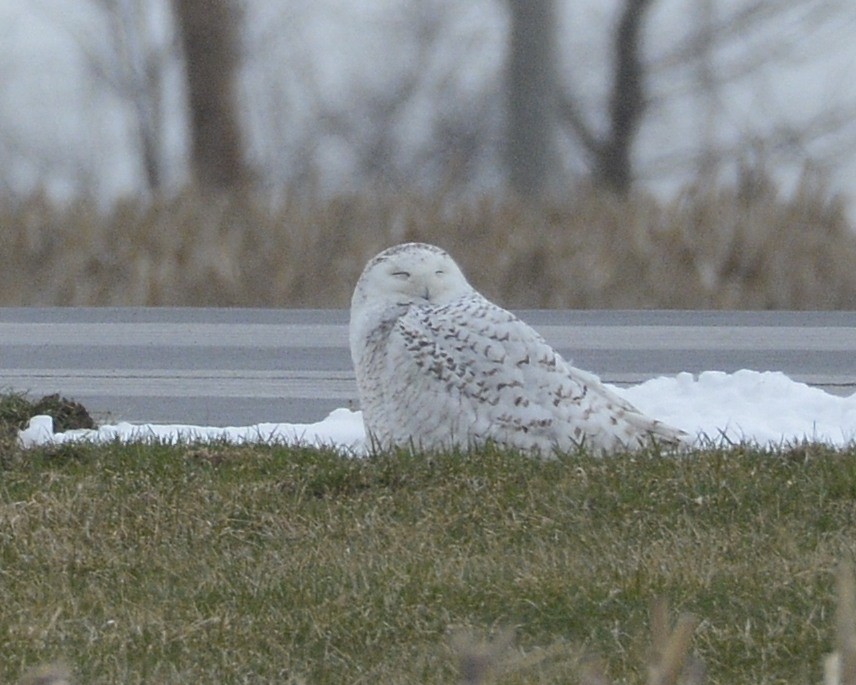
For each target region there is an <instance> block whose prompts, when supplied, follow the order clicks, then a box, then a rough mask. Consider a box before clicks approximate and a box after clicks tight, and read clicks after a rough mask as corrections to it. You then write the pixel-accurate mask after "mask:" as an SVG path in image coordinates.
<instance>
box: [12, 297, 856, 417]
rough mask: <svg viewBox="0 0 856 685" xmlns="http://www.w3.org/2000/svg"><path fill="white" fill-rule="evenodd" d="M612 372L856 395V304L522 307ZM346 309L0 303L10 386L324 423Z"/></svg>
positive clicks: (178, 410) (108, 413)
mask: <svg viewBox="0 0 856 685" xmlns="http://www.w3.org/2000/svg"><path fill="white" fill-rule="evenodd" d="M518 314H520V316H521V317H522V318H523V319H524V320H525V321H527V322H528V323H530V324H532V325H533V326H534V327H535V328H536V329H538V330H539V331H540V332H541V333H542V334H543V335H544V337H545V338H546V339H547V340H548V341H549V342H550V343H551V344H552V345H553V346H554V347H556V349H558V350H559V351H560V352H561V353H562V354H563V356H565V357H566V358H568V359H571V360H572V361H573V363H574V364H575V365H577V366H579V367H581V368H584V369H587V370H589V371H593V372H594V373H597V374H598V375H600V376H601V378H602V379H603V380H604V381H606V382H609V383H614V384H617V385H626V384H631V383H639V382H641V381H643V380H646V379H648V378H652V377H654V376H661V375H673V374H676V373H679V372H681V371H689V372H691V373H699V372H701V371H707V370H721V371H729V372H730V371H736V370H738V369H744V368H745V369H754V370H758V371H770V370H773V371H783V372H785V373H786V374H788V375H789V376H790V377H791V378H793V379H795V380H799V381H803V382H806V383H810V384H812V385H816V386H820V387H823V388H824V389H825V390H827V391H829V392H833V393H836V394H841V395H849V394H852V393H853V392H856V312H715V311H640V310H635V311H557V310H537V311H524V312H518ZM347 323H348V314H347V312H346V311H343V310H273V309H192V308H38V309H29V308H28V309H17V308H0V390H15V391H24V392H27V393H28V394H30V395H32V396H35V397H39V396H41V395H46V394H52V393H55V392H58V393H60V394H62V395H64V396H66V397H69V398H73V399H76V400H78V401H80V402H82V403H83V404H84V405H85V406H86V407H87V408H88V409H89V411H90V413H92V414H93V416H95V418H96V419H98V420H102V421H103V420H115V421H119V420H125V421H132V422H152V423H191V424H201V425H217V426H228V425H235V426H240V425H249V424H254V423H259V422H289V423H294V422H301V423H304V422H305V423H309V422H313V421H318V420H320V419H322V418H324V416H326V415H327V413H329V412H330V411H331V410H332V409H335V408H337V407H345V406H352V407H354V408H356V387H355V384H354V378H353V371H352V368H351V360H350V355H349V352H348V337H347Z"/></svg>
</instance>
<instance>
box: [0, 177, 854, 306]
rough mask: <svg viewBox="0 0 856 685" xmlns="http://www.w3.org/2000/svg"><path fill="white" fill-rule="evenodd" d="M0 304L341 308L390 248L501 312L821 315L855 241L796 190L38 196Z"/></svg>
mask: <svg viewBox="0 0 856 685" xmlns="http://www.w3.org/2000/svg"><path fill="white" fill-rule="evenodd" d="M0 221H2V226H3V240H4V246H5V247H4V249H3V250H2V251H0V279H2V280H0V293H2V296H0V304H2V305H20V306H32V305H93V306H94V305H152V306H155V305H199V306H203V305H219V306H270V307H345V306H347V304H348V302H349V298H350V293H351V290H352V288H353V284H354V282H355V281H356V278H357V277H358V275H359V272H360V270H361V269H362V266H363V264H364V263H365V261H366V260H367V259H368V258H369V257H370V256H371V255H373V254H374V253H376V252H377V251H379V250H380V249H382V248H384V247H386V246H388V245H390V244H393V243H396V242H401V241H406V240H423V241H429V242H434V243H437V244H439V245H441V246H443V247H446V248H447V249H449V250H450V251H451V252H452V253H453V255H454V256H455V257H456V259H458V260H459V261H460V262H461V263H462V266H463V268H464V270H465V271H466V272H467V273H468V274H469V275H470V277H471V280H472V281H473V283H474V285H476V286H477V287H478V288H479V289H481V290H483V291H484V292H485V293H487V294H488V295H489V296H491V297H493V298H495V299H497V300H498V301H500V302H501V303H503V304H504V305H506V306H509V307H559V308H565V307H567V308H657V307H662V308H696V309H698V308H743V309H835V308H850V307H852V306H853V303H854V302H855V301H856V270H854V269H853V268H852V265H853V264H854V263H856V236H854V233H853V231H852V230H851V227H850V225H849V224H848V221H847V218H846V217H845V214H844V211H843V208H842V205H841V203H840V202H839V201H838V200H836V199H834V198H830V196H829V193H828V192H827V191H826V189H825V188H824V187H823V186H822V184H819V183H816V182H814V181H813V180H811V179H810V178H808V177H807V178H806V179H804V181H803V182H802V183H801V184H800V185H799V186H798V187H797V189H796V190H795V191H794V193H793V194H792V195H790V196H787V197H786V196H783V195H781V193H779V192H778V191H777V189H776V188H775V187H774V186H773V185H772V184H770V183H768V182H766V181H764V180H763V178H762V179H761V180H760V181H759V180H758V179H755V180H754V181H753V182H752V183H743V184H742V185H741V186H740V187H727V186H722V185H717V186H710V185H702V184H698V185H696V186H695V187H693V188H689V189H687V190H686V191H685V192H684V193H682V194H681V195H680V197H678V198H677V199H676V200H674V201H673V202H670V203H663V202H660V201H658V200H655V199H653V198H652V197H650V196H647V195H643V194H637V195H635V196H633V197H631V198H629V199H626V200H621V199H618V198H616V197H614V196H611V195H609V194H605V193H603V192H597V191H595V190H593V189H591V188H589V187H579V188H577V189H575V190H574V191H573V192H571V193H569V194H568V196H567V197H566V198H565V199H564V201H563V202H562V203H561V204H558V203H553V204H551V205H549V206H545V207H537V208H534V207H531V206H526V205H524V204H522V203H519V202H515V201H512V200H508V201H500V200H497V199H491V200H487V199H486V200H483V201H479V202H470V203H469V204H466V205H462V204H451V203H445V202H441V201H438V200H437V199H436V198H420V197H415V196H402V195H400V194H399V195H391V194H386V195H384V194H380V193H377V194H368V193H367V194H362V195H359V196H353V197H345V198H337V199H333V200H329V201H323V202H322V201H315V202H298V201H296V200H289V201H285V202H283V203H281V204H280V205H278V206H276V207H272V206H271V203H269V202H267V201H262V200H260V199H259V198H256V197H249V196H241V197H231V198H228V197H221V198H210V197H208V198H205V197H201V196H200V195H199V194H198V193H196V192H194V191H188V192H186V193H184V194H183V195H181V196H179V197H177V198H172V199H162V200H156V201H153V202H148V203H143V202H142V201H134V202H126V203H123V204H120V205H117V206H115V207H113V208H112V209H110V210H109V211H107V212H104V211H99V210H98V209H96V207H95V206H94V205H93V204H92V203H90V202H85V201H81V202H78V203H76V204H73V205H71V206H68V207H66V208H58V207H56V206H54V205H52V204H51V203H49V202H48V201H46V200H45V198H44V197H42V196H37V197H33V198H31V199H30V200H28V201H26V202H23V203H19V204H16V205H14V206H13V205H10V204H6V205H4V206H2V207H0Z"/></svg>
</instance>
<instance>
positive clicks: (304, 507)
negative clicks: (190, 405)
mask: <svg viewBox="0 0 856 685" xmlns="http://www.w3.org/2000/svg"><path fill="white" fill-rule="evenodd" d="M0 469H2V471H0V607H2V610H0V636H2V639H0V682H16V681H18V680H19V679H20V678H22V674H24V673H25V672H26V671H27V669H29V668H32V667H34V666H36V665H39V664H46V663H50V662H61V663H64V664H66V665H67V668H68V669H69V671H70V672H71V673H72V678H73V680H74V682H76V683H81V684H83V683H86V684H94V683H120V682H121V683H164V684H169V683H176V684H177V683H223V684H225V683H295V684H297V683H310V684H316V683H317V684H327V683H330V684H333V683H336V684H337V685H339V684H341V683H354V684H356V683H393V684H395V683H456V682H462V681H463V682H471V683H479V682H488V681H491V682H492V680H491V679H489V678H488V677H487V674H488V671H489V670H492V671H493V672H494V673H495V675H496V679H495V682H497V683H539V684H540V683H556V684H558V683H578V682H584V683H588V684H593V683H596V682H600V683H604V682H606V681H605V680H603V679H600V680H598V678H599V677H600V676H599V673H600V671H603V672H605V673H608V674H609V677H610V678H611V679H612V680H613V681H614V682H617V683H625V682H626V683H642V682H645V679H646V678H647V676H648V673H647V666H646V664H647V661H648V657H649V651H650V647H649V641H650V637H649V636H650V626H649V608H650V604H651V601H652V599H653V598H656V597H664V598H667V599H668V600H669V601H670V602H671V605H672V607H673V608H674V611H675V614H677V613H682V612H691V613H692V614H693V615H695V616H696V617H698V619H699V623H698V626H697V628H696V629H695V632H694V637H693V647H692V649H693V651H694V653H695V654H696V655H697V659H698V660H697V661H694V664H695V666H694V668H695V671H694V672H696V673H697V672H698V669H699V668H701V666H700V664H703V665H704V669H705V670H706V673H707V679H708V680H707V682H710V683H722V684H726V683H727V684H729V685H737V684H740V683H753V684H762V683H770V684H772V683H795V684H796V683H801V684H802V683H816V682H820V681H821V677H822V676H821V673H822V671H821V663H822V660H823V655H824V654H825V653H827V652H829V651H831V650H832V648H833V646H834V641H835V600H834V595H835V584H834V578H835V569H836V568H837V565H838V563H839V562H840V561H841V560H851V559H852V558H853V555H854V549H856V537H854V531H856V528H854V526H856V451H854V450H849V451H833V450H830V449H826V448H822V447H818V446H800V447H792V448H790V449H783V450H780V451H778V452H776V453H767V452H763V451H759V450H756V449H751V448H743V447H734V448H731V449H728V450H721V449H711V450H708V451H701V452H698V453H694V454H692V455H689V456H686V457H681V458H676V457H663V456H660V455H657V454H638V455H634V456H631V455H619V456H616V457H615V458H612V459H597V458H592V457H590V456H587V455H585V454H576V455H567V456H565V457H564V458H561V459H559V460H558V461H556V462H549V463H543V462H540V461H535V460H531V459H528V458H525V457H522V456H520V455H515V454H507V453H499V452H496V451H491V450H485V451H482V452H479V453H474V454H462V455H439V456H425V455H420V456H417V457H413V456H408V455H405V454H390V455H379V456H376V457H373V458H368V459H364V460H356V459H349V458H343V457H341V456H339V455H337V454H334V453H331V452H325V451H319V450H315V449H296V448H286V447H243V448H235V447H226V446H217V445H213V446H207V447H203V446H193V445H187V446H179V447H175V446H173V447H168V446H162V445H160V446H159V445H149V446H143V445H129V446H120V445H107V446H100V447H96V446H91V445H90V446H87V445H78V446H63V447H52V448H40V449H34V450H30V451H22V450H20V449H19V448H18V447H16V446H15V444H14V442H13V441H12V440H11V439H8V437H7V439H5V441H4V442H3V445H2V447H0ZM654 615H655V617H656V616H658V615H659V616H660V617H661V618H660V621H659V624H660V625H661V628H662V624H663V622H664V619H663V613H662V609H661V610H660V612H659V614H658V613H657V612H655V614H654ZM656 623H657V621H655V624H656ZM687 625H688V624H687ZM690 628H691V626H690ZM661 632H662V630H661ZM655 634H656V631H655ZM687 634H688V633H687ZM661 642H662V641H661ZM485 645H488V646H485ZM485 664H487V665H485ZM593 664H594V665H593ZM598 664H599V665H598ZM467 674H469V675H467ZM586 674H587V675H586ZM33 682H34V681H33ZM689 682H702V680H700V679H698V678H697V679H696V680H690V681H689Z"/></svg>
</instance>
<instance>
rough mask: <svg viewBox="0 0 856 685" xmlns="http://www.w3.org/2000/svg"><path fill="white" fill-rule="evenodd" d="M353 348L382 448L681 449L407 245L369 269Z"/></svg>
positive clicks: (456, 275)
mask: <svg viewBox="0 0 856 685" xmlns="http://www.w3.org/2000/svg"><path fill="white" fill-rule="evenodd" d="M350 346H351V356H352V359H353V362H354V368H355V371H356V377H357V387H358V390H359V394H360V403H361V408H362V411H363V420H364V422H365V426H366V431H367V433H368V434H369V436H370V437H371V439H372V440H373V441H375V443H376V444H377V445H378V446H379V447H391V446H405V447H408V446H409V447H414V448H418V449H425V450H444V449H450V448H454V447H463V448H467V447H471V446H477V445H481V444H485V443H486V442H493V443H496V444H499V445H502V446H505V447H511V448H515V449H520V450H524V451H529V452H535V453H540V454H542V455H545V456H546V455H549V454H550V453H551V452H553V451H560V452H565V451H572V450H574V449H577V448H578V447H579V446H580V445H584V446H587V447H590V448H593V449H595V450H597V451H606V452H612V451H615V450H620V449H634V448H638V447H641V446H643V445H645V444H647V443H649V442H650V441H651V440H652V439H656V440H658V441H659V442H661V443H667V444H678V443H681V442H683V441H685V440H686V439H687V436H686V435H685V434H684V433H683V432H682V431H679V430H677V429H675V428H672V427H670V426H667V425H665V424H663V423H661V422H659V421H656V420H654V419H651V418H649V417H647V416H645V415H643V414H641V413H640V412H639V411H638V410H637V409H636V408H635V407H633V406H632V405H631V404H630V403H628V402H626V401H625V400H623V399H622V398H620V397H618V395H616V394H615V393H613V392H611V391H609V390H608V389H607V388H605V387H604V386H603V385H602V383H601V382H600V380H599V379H598V378H597V377H596V376H594V375H593V374H590V373H588V372H585V371H581V370H579V369H575V368H574V367H572V366H571V365H570V364H569V363H568V362H566V361H565V360H564V359H562V357H561V356H560V355H559V354H557V353H556V352H555V351H554V350H553V349H552V348H551V347H550V346H549V345H548V344H547V343H546V341H545V340H544V339H543V338H542V337H541V336H540V335H539V334H538V333H537V332H536V331H534V330H533V329H532V328H531V327H529V326H528V325H527V324H525V323H524V322H523V321H521V320H520V319H518V318H517V317H516V316H515V315H513V314H512V313H510V312H508V311H506V310H505V309H502V308H501V307H499V306H497V305H495V304H493V303H492V302H490V301H489V300H487V299H486V298H484V297H483V296H482V295H480V294H479V293H478V292H477V291H475V290H474V289H473V288H472V286H470V284H469V283H468V282H467V280H466V278H465V277H464V275H463V274H462V273H461V270H460V269H459V268H458V266H457V264H455V262H454V261H453V260H452V258H451V257H450V256H449V255H448V254H447V253H446V252H445V251H443V250H441V249H440V248H438V247H434V246H433V245H426V244H422V243H405V244H403V245H397V246H395V247H392V248H389V249H388V250H385V251H383V252H381V253H380V254H379V255H377V256H376V257H375V258H374V259H372V260H371V261H369V263H368V265H367V266H366V268H365V270H364V271H363V274H362V276H361V277H360V279H359V281H358V282H357V286H356V288H355V290H354V296H353V298H352V302H351V321H350Z"/></svg>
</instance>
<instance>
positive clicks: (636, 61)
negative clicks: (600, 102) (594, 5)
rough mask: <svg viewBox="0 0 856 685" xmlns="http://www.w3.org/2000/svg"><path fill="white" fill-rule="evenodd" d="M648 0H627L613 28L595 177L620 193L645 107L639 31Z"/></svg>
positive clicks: (625, 184) (627, 184) (629, 179)
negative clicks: (605, 128)
mask: <svg viewBox="0 0 856 685" xmlns="http://www.w3.org/2000/svg"><path fill="white" fill-rule="evenodd" d="M650 4H651V0H627V2H626V3H625V5H624V9H623V11H622V13H621V17H620V19H619V22H618V28H617V30H616V32H615V66H614V72H613V74H614V75H613V83H612V95H611V98H610V103H609V123H610V126H609V136H608V137H607V138H606V140H604V141H603V144H602V145H601V147H600V149H599V150H598V155H597V163H596V168H595V178H596V180H597V181H598V182H599V183H601V184H602V185H604V186H606V187H608V188H610V189H611V190H614V191H616V192H618V193H620V194H624V193H626V192H627V191H628V190H630V184H631V183H632V181H633V165H632V160H631V157H630V155H631V152H632V149H633V142H634V141H635V139H636V133H637V132H638V130H639V124H640V123H641V122H642V114H643V113H644V110H645V90H644V84H643V83H642V79H643V76H644V68H643V66H642V54H641V53H642V48H641V42H642V41H641V34H642V21H643V19H644V14H645V10H647V9H648V7H649V6H650Z"/></svg>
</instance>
